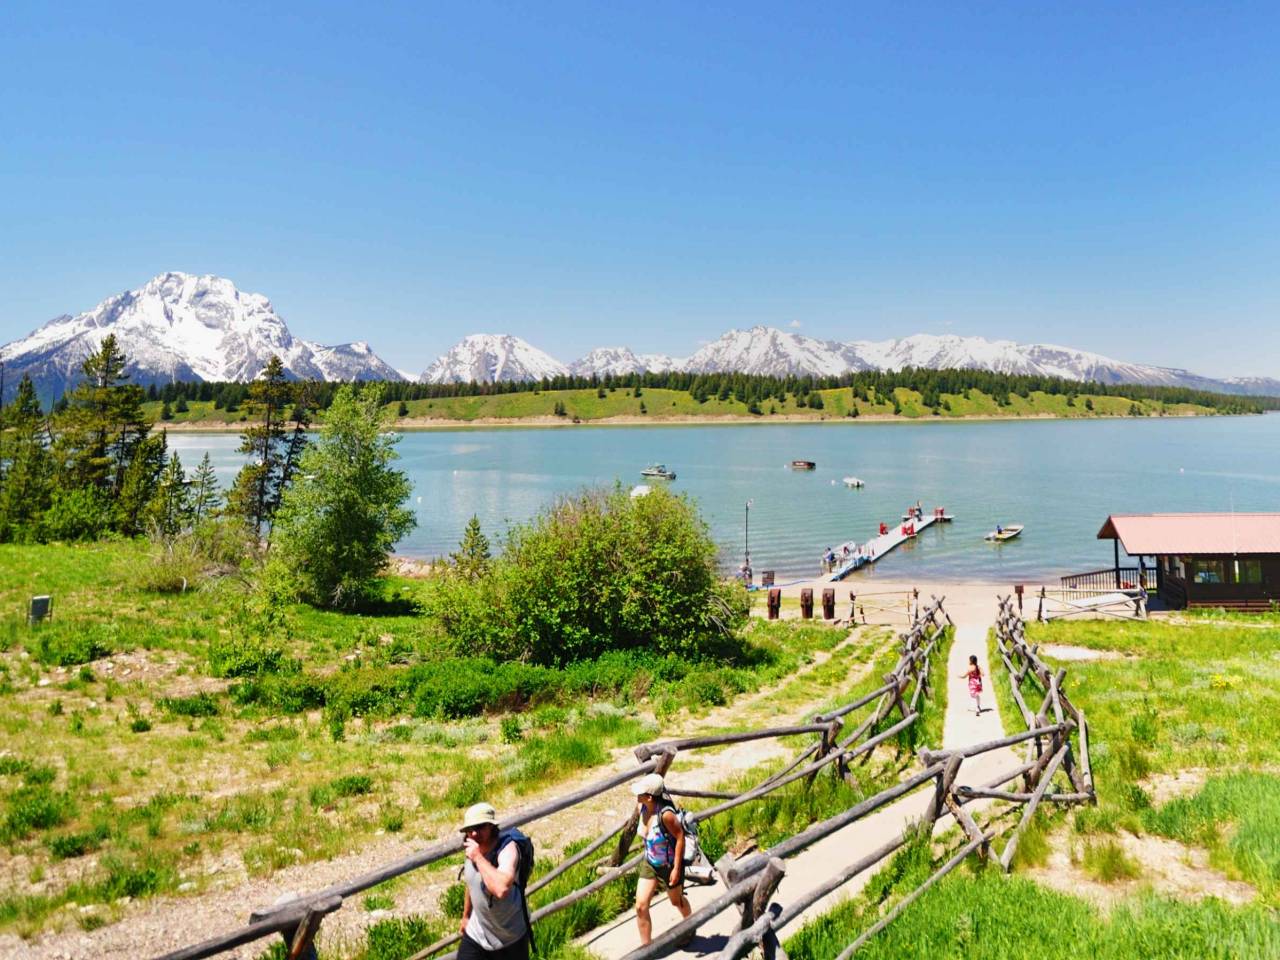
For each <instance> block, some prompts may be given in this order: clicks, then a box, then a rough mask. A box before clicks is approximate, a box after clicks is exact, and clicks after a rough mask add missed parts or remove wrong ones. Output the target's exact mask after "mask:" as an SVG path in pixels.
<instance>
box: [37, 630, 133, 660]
mask: <svg viewBox="0 0 1280 960" xmlns="http://www.w3.org/2000/svg"><path fill="white" fill-rule="evenodd" d="M116 640H117V631H116V629H115V627H114V625H111V624H92V625H88V626H86V625H83V624H76V625H75V626H74V628H68V627H57V628H53V625H50V628H45V629H42V630H41V631H40V632H39V634H38V635H37V636H36V639H35V642H34V643H29V644H27V650H28V651H29V652H30V654H31V655H32V656H33V657H35V658H36V659H37V660H38V661H40V663H42V664H44V665H45V666H47V667H73V666H77V665H79V664H82V663H88V662H90V661H91V660H100V659H101V658H103V657H108V656H110V655H111V654H112V653H114V652H115V648H116Z"/></svg>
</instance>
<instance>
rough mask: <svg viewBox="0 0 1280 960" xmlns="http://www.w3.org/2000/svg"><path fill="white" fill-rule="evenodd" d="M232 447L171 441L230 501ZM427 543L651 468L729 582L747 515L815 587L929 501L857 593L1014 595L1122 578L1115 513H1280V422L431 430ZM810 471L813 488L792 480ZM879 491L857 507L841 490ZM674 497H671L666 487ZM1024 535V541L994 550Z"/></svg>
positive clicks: (423, 498) (421, 447)
mask: <svg viewBox="0 0 1280 960" xmlns="http://www.w3.org/2000/svg"><path fill="white" fill-rule="evenodd" d="M238 444H239V438H238V437H236V436H235V435H231V434H197V433H175V434H171V435H170V438H169V445H170V448H171V449H173V450H176V451H178V452H179V454H180V455H181V457H182V462H183V464H184V465H185V466H186V467H187V469H188V470H190V469H191V468H192V467H193V466H194V465H195V463H196V462H197V461H198V460H199V458H200V456H201V454H202V453H203V452H204V451H206V450H208V451H209V452H210V454H211V456H212V458H213V460H214V463H215V465H216V466H217V468H218V473H219V479H220V480H221V481H222V483H223V485H224V486H226V485H229V484H230V482H231V479H232V478H233V477H234V475H235V472H236V470H237V469H238V467H239V465H240V463H241V457H240V455H239V454H237V453H236V447H237V446H238ZM398 449H399V452H400V455H401V458H402V459H401V467H402V469H404V470H405V471H406V472H407V473H408V475H409V477H410V479H411V480H412V482H413V487H414V492H413V497H412V499H411V501H410V506H411V507H412V508H413V509H414V510H415V511H416V513H417V518H418V527H417V529H416V530H415V531H414V532H413V533H412V534H410V535H409V536H408V537H406V538H405V539H404V540H403V541H402V542H401V543H400V545H399V547H398V552H399V553H401V554H404V555H406V556H415V557H433V556H438V555H440V554H443V553H447V552H449V551H450V550H452V549H454V547H455V546H456V544H457V542H458V539H459V537H460V536H461V534H462V530H463V527H464V526H465V525H466V522H467V520H468V519H469V518H470V517H471V515H472V514H476V515H478V516H479V517H480V521H481V523H482V524H483V526H484V529H485V531H486V532H487V533H488V534H489V535H490V537H491V539H498V538H500V535H501V533H502V531H503V530H504V529H505V528H506V526H507V525H508V524H509V523H511V522H518V521H522V520H527V519H528V518H530V517H532V516H533V515H534V514H536V513H537V512H538V511H539V510H541V509H543V508H544V507H546V506H547V505H548V504H549V503H551V502H552V501H553V500H554V499H555V497H556V496H557V495H560V494H564V493H569V492H572V491H574V490H578V489H580V488H582V487H586V486H591V485H597V484H612V483H614V482H615V481H621V482H622V483H623V484H624V485H626V486H628V487H630V486H632V485H633V484H636V483H639V482H640V481H641V477H640V470H641V469H643V468H644V467H645V466H646V465H647V464H649V463H651V462H655V461H660V462H663V463H666V464H667V465H668V466H669V467H670V468H671V469H673V470H675V471H676V472H677V474H678V476H677V479H676V480H675V481H674V482H673V483H672V484H671V487H672V489H673V490H675V491H678V492H680V493H685V494H688V495H689V496H690V497H692V498H693V500H694V501H696V503H697V505H698V508H699V510H700V511H701V513H702V516H703V517H704V518H705V520H706V521H707V523H708V524H709V526H710V528H711V533H712V535H713V536H714V537H715V540H716V542H717V543H718V544H720V547H721V550H722V561H723V563H724V566H725V567H726V569H728V568H730V567H736V566H737V565H738V564H739V563H741V561H742V554H743V546H744V545H743V538H744V519H745V518H744V513H745V512H746V511H745V509H744V508H745V504H746V502H747V501H748V500H750V501H751V502H752V503H751V508H750V511H749V512H750V546H751V557H752V565H753V566H754V568H755V570H756V571H757V573H758V572H759V571H761V570H775V571H777V574H778V576H779V578H780V579H783V578H794V577H798V576H811V575H815V574H816V573H817V570H818V566H817V565H818V560H819V558H820V557H821V555H822V552H823V550H824V548H826V547H827V546H835V545H837V544H839V543H841V542H842V541H844V540H848V539H855V538H856V539H857V540H859V541H861V540H865V539H867V538H868V537H870V536H872V535H873V534H874V533H875V530H876V527H877V525H878V524H879V522H880V521H881V520H883V521H885V522H887V523H892V522H893V521H895V520H896V519H897V518H898V517H900V516H901V514H902V511H903V509H904V508H905V507H906V506H907V505H908V504H914V503H915V502H916V501H917V500H921V501H923V503H924V506H925V508H926V509H930V508H932V507H934V506H945V507H946V509H947V511H948V512H949V513H953V514H954V515H955V518H956V519H955V522H954V523H952V524H949V525H941V526H937V527H935V528H932V529H930V530H927V531H925V532H924V533H923V534H922V535H921V536H920V537H919V539H918V540H917V541H916V542H914V543H911V544H907V545H905V546H904V547H901V548H899V549H898V550H897V551H895V552H894V553H893V554H891V555H889V556H887V557H885V558H884V559H883V560H882V561H880V562H879V563H877V564H876V565H875V567H874V569H873V571H872V572H870V573H863V574H858V575H857V576H860V577H867V576H870V577H880V578H882V579H895V580H897V579H911V578H920V579H954V580H995V581H1006V582H1013V581H1017V580H1035V579H1038V578H1042V577H1056V576H1058V575H1060V574H1062V573H1070V572H1076V571H1082V570H1089V569H1094V568H1097V567H1103V566H1109V565H1110V563H1111V549H1112V548H1111V543H1110V542H1109V541H1099V540H1097V539H1095V535H1096V534H1097V532H1098V528H1099V527H1100V526H1101V525H1102V522H1103V520H1105V519H1106V516H1107V514H1108V513H1122V512H1128V513H1149V512H1167V511H1177V510H1237V511H1259V510H1261V511H1276V510H1280V415H1274V414H1272V415H1266V416H1256V417H1210V418H1198V419H1172V418H1171V419H1135V420H1093V421H1070V420H1036V421H984V422H941V423H939V422H927V423H848V422H844V423H831V424H742V425H731V426H701V425H699V426H660V427H590V426H579V427H564V428H554V429H549V428H529V429H519V428H508V427H504V428H492V429H459V430H428V431H419V432H409V433H404V434H402V435H401V440H400V443H399V446H398ZM794 459H803V460H813V461H816V463H817V469H816V470H814V471H812V472H799V471H793V470H791V469H789V468H788V467H787V464H788V463H789V462H790V461H791V460H794ZM848 474H853V475H856V476H858V477H861V478H862V479H863V480H865V481H866V487H865V488H863V489H861V490H851V489H847V488H846V487H845V486H844V485H843V484H841V482H840V481H841V478H842V477H844V476H845V475H848ZM655 482H657V483H661V482H662V481H655ZM997 521H999V522H1001V523H1004V524H1011V523H1023V524H1026V531H1025V532H1024V533H1023V535H1022V537H1021V538H1020V539H1019V540H1016V541H1012V542H1010V543H1006V544H1002V545H999V546H996V545H992V544H989V543H986V542H984V541H983V539H982V537H983V534H985V533H986V532H987V531H988V530H990V529H992V528H993V527H994V525H995V524H996V522H997Z"/></svg>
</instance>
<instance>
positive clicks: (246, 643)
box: [209, 634, 298, 677]
mask: <svg viewBox="0 0 1280 960" xmlns="http://www.w3.org/2000/svg"><path fill="white" fill-rule="evenodd" d="M297 666H298V665H297V661H293V660H289V659H288V658H287V657H286V656H285V651H284V647H283V646H282V645H281V644H280V643H279V642H277V641H276V640H275V639H274V638H270V637H262V636H253V635H246V634H233V635H231V636H225V635H224V636H218V637H215V638H214V639H213V640H211V641H209V672H210V673H212V674H213V675H214V676H215V677H256V676H260V675H261V674H264V673H278V672H281V671H283V670H296V669H297Z"/></svg>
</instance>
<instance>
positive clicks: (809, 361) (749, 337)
mask: <svg viewBox="0 0 1280 960" xmlns="http://www.w3.org/2000/svg"><path fill="white" fill-rule="evenodd" d="M683 369H684V370H687V371H689V372H691V373H755V374H762V375H765V376H775V377H782V376H787V375H788V374H798V375H804V374H811V375H812V376H815V377H826V376H833V377H834V376H839V375H840V374H842V373H847V372H849V371H851V370H867V369H869V367H868V365H867V364H866V362H865V361H863V360H862V359H861V358H860V357H858V356H857V354H856V353H855V352H854V351H853V350H852V349H851V348H850V347H849V345H848V344H843V343H837V342H836V341H834V340H815V339H814V338H813V337H805V336H801V335H800V334H798V333H785V332H784V331H782V330H777V329H774V328H773V327H761V326H756V327H752V328H751V329H750V330H730V331H729V332H728V333H726V334H724V335H723V336H722V337H720V339H719V340H716V341H715V342H713V343H709V344H707V345H706V346H704V347H702V348H701V349H700V350H698V351H697V352H696V353H694V355H693V356H691V357H690V358H689V359H688V360H686V361H685V363H684V366H683Z"/></svg>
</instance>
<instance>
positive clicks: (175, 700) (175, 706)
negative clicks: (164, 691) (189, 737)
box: [156, 692, 221, 717]
mask: <svg viewBox="0 0 1280 960" xmlns="http://www.w3.org/2000/svg"><path fill="white" fill-rule="evenodd" d="M156 704H157V705H158V706H159V707H160V709H162V710H164V711H166V712H168V713H171V714H173V715H174V716H178V717H216V716H217V715H218V714H219V713H221V709H220V707H219V706H218V698H217V697H215V696H214V695H213V694H211V693H204V692H201V693H193V694H191V695H190V696H187V697H161V698H160V699H159V700H157V701H156Z"/></svg>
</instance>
